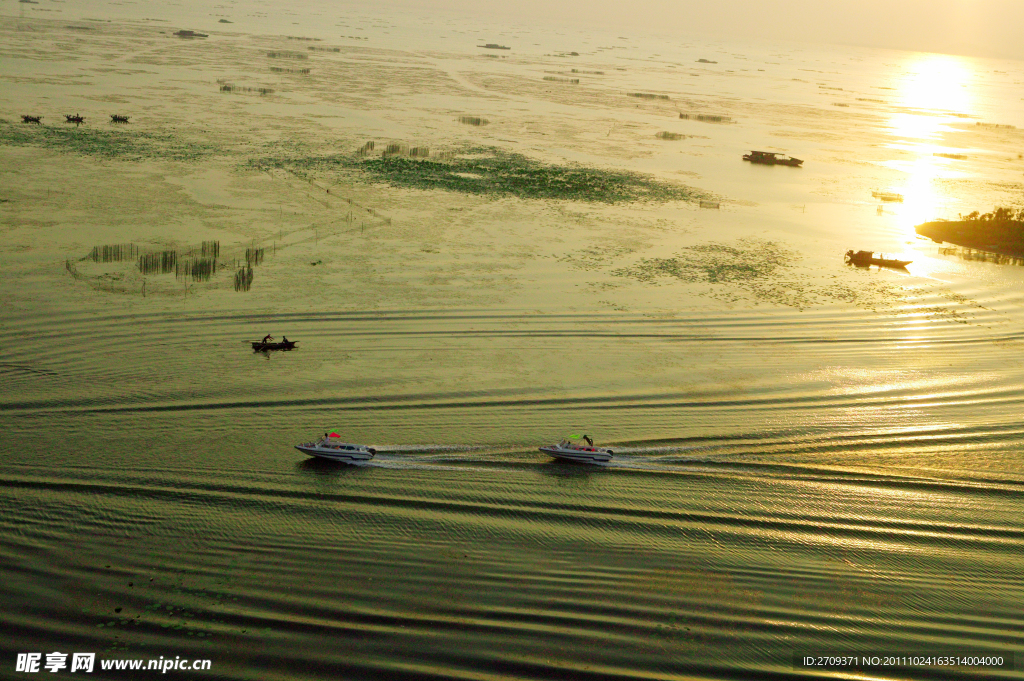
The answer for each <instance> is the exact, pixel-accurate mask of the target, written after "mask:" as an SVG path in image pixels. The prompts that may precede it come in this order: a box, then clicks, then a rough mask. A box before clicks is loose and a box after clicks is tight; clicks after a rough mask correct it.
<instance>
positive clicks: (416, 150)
mask: <svg viewBox="0 0 1024 681" xmlns="http://www.w3.org/2000/svg"><path fill="white" fill-rule="evenodd" d="M409 156H411V157H412V158H428V157H429V156H430V147H413V148H411V149H409Z"/></svg>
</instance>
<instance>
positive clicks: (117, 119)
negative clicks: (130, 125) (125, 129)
mask: <svg viewBox="0 0 1024 681" xmlns="http://www.w3.org/2000/svg"><path fill="white" fill-rule="evenodd" d="M129 118H131V116H122V115H121V114H110V122H111V123H127V122H128V119H129Z"/></svg>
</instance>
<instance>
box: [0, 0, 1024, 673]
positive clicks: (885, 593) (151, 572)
mask: <svg viewBox="0 0 1024 681" xmlns="http://www.w3.org/2000/svg"><path fill="white" fill-rule="evenodd" d="M28 7H29V10H28V11H26V10H24V9H22V16H21V17H20V18H19V17H16V16H8V17H3V18H0V31H2V33H3V40H2V41H0V44H3V45H5V46H6V47H4V48H3V50H2V53H0V64H2V65H3V68H2V69H0V72H2V73H3V75H2V78H3V79H4V82H5V85H4V87H3V89H2V91H0V118H2V119H4V120H3V122H0V125H2V126H3V135H4V139H5V144H4V146H2V147H0V173H2V177H3V180H2V182H0V199H2V200H3V203H0V230H2V241H0V272H2V274H3V277H4V284H5V285H4V287H3V289H2V290H0V304H2V306H3V312H2V313H0V332H2V333H3V335H4V337H6V338H7V339H8V341H9V342H8V343H7V344H5V347H4V348H3V349H2V350H0V382H2V383H0V384H2V386H3V390H2V392H0V452H3V454H2V458H0V538H2V541H0V569H2V573H3V576H4V577H3V579H2V580H0V595H2V598H3V603H4V605H5V607H4V608H3V611H2V613H0V629H2V630H3V631H4V633H5V636H4V637H3V642H2V643H0V649H2V650H3V655H4V657H3V660H2V661H0V664H2V665H3V668H4V669H5V670H6V671H5V673H4V674H3V675H4V676H7V675H8V674H12V675H13V674H14V672H13V671H12V670H13V669H14V668H15V660H16V656H17V653H24V652H40V653H43V654H44V661H45V654H46V653H51V652H54V651H61V652H65V653H74V652H95V653H96V654H97V656H98V659H101V660H102V659H115V658H124V659H129V658H132V659H135V658H137V659H147V660H148V659H155V658H159V657H161V656H162V657H164V658H174V657H175V656H180V657H182V658H187V659H197V658H198V659H209V660H211V662H212V668H211V670H210V671H208V672H203V673H192V674H191V676H194V677H195V678H225V679H286V678H287V679H305V678H309V679H314V678H316V679H320V678H345V679H380V678H406V679H413V678H424V679H425V678H437V679H440V678H460V679H513V678H514V679H612V678H617V679H627V678H629V679H640V678H642V679H669V678H672V679H682V678H687V679H689V678H695V679H696V678H700V679H755V678H756V679H765V678H773V679H780V678H796V677H800V678H807V677H810V678H851V674H858V673H859V674H862V675H865V676H863V677H864V678H884V679H906V678H914V679H918V678H921V679H924V678H959V677H977V678H1021V677H1022V676H1024V674H1022V673H1021V671H1020V668H1021V667H1020V665H1024V657H1021V653H1022V652H1024V643H1022V641H1024V623H1022V619H1021V617H1020V607H1021V604H1022V603H1024V585H1022V582H1021V573H1022V571H1024V513H1022V511H1024V503H1022V502H1024V475H1022V474H1021V444H1022V442H1024V426H1022V425H1021V421H1020V414H1021V413H1022V409H1024V391H1022V390H1021V386H1022V384H1024V360H1022V359H1021V358H1022V350H1024V318H1022V315H1021V304H1022V302H1024V300H1022V297H1024V294H1022V292H1024V289H1022V283H1024V268H1022V267H1020V266H1019V265H1016V264H1012V263H1007V262H996V261H995V259H993V258H988V257H987V256H984V255H983V254H979V253H974V252H968V251H964V250H963V249H956V248H950V247H949V245H948V244H947V245H945V247H943V246H940V245H939V244H934V243H932V242H930V241H927V240H924V239H919V238H916V236H915V234H914V230H913V226H914V225H915V224H918V223H920V222H923V221H925V220H929V219H932V218H936V217H940V218H954V219H955V218H956V216H957V214H958V213H969V212H971V211H973V210H980V211H982V212H985V211H989V210H992V208H993V207H994V206H997V205H1005V206H1013V207H1015V208H1020V207H1021V205H1022V203H1024V199H1022V197H1024V193H1022V191H1021V190H1022V176H1024V160H1022V159H1021V157H1020V155H1019V154H1020V152H1021V151H1022V150H1024V145H1022V142H1024V131H1022V128H1024V102H1022V101H1021V100H1020V94H1021V91H1022V90H1021V88H1020V85H1021V83H1022V81H1024V64H1021V63H1017V62H997V61H985V60H975V59H968V58H961V57H947V56H941V55H925V54H911V53H900V52H888V51H881V50H867V49H858V48H839V47H836V48H829V47H822V46H807V45H729V44H720V43H707V42H698V41H694V40H673V39H667V38H664V37H660V38H659V37H646V36H640V35H632V34H630V35H623V36H618V35H608V36H603V35H598V34H588V33H582V32H579V31H569V30H566V31H556V30H551V29H545V30H536V29H531V28H529V27H516V28H514V29H513V28H507V27H506V28H503V27H495V26H491V27H488V26H483V25H480V24H474V23H471V22H469V21H468V20H467V21H448V20H445V21H442V20H440V19H436V20H424V19H422V18H421V17H412V16H406V15H401V16H395V17H386V18H385V17H380V16H361V15H360V16H354V17H353V16H341V14H340V13H339V10H337V9H333V10H332V9H330V8H328V7H326V6H324V7H323V8H321V9H316V10H309V11H308V12H306V13H305V14H303V15H301V16H300V15H298V14H295V15H294V16H292V15H289V20H288V21H287V22H282V20H281V17H280V16H267V15H266V14H261V13H262V12H264V9H260V7H261V6H257V5H251V6H250V5H241V4H230V5H225V6H223V7H221V6H218V7H220V9H216V10H215V11H216V12H219V14H213V15H210V16H207V15H208V14H209V10H208V8H203V9H202V12H201V13H199V14H192V15H190V16H188V18H187V20H186V19H183V17H185V16H186V15H187V13H186V14H178V15H175V14H174V13H173V12H183V13H184V12H185V10H184V9H181V8H175V7H171V8H165V9H164V10H160V11H164V12H168V14H167V15H166V16H164V15H163V14H160V15H154V14H153V12H155V11H157V10H154V9H153V8H152V7H147V8H145V9H143V8H137V9H136V8H135V7H137V6H129V5H125V6H120V5H118V6H115V5H114V4H109V5H107V4H101V3H92V4H90V5H85V6H83V7H84V8H85V9H82V8H78V9H74V8H71V7H69V6H66V5H61V6H60V7H61V8H63V9H62V10H61V11H62V12H63V13H64V14H63V15H61V16H58V15H57V14H53V15H42V14H39V13H38V12H36V11H35V8H34V6H31V5H30V6H28ZM197 11H198V10H197ZM76 12H77V14H76ZM132 12H137V13H138V12H141V14H139V15H138V16H135V15H133V14H132ZM196 16H201V17H203V18H202V20H197V19H196V18H195V17H196ZM154 17H163V18H165V19H168V20H170V21H168V22H166V23H161V22H153V21H145V19H151V18H154ZM218 17H226V18H229V19H230V20H231V21H233V22H234V23H233V24H232V25H230V26H228V25H226V24H222V23H219V21H218V19H217V18H218ZM88 19H94V21H88ZM100 19H102V21H100ZM107 19H110V20H111V21H109V22H108V21H107ZM291 19H294V23H292V21H291ZM179 28H192V29H195V30H204V31H208V32H209V33H210V37H209V38H206V39H195V40H191V41H182V40H178V39H176V38H173V37H172V36H170V33H171V32H172V31H174V30H178V29H179ZM281 34H285V35H281ZM288 34H293V35H292V38H291V39H289V38H287V37H286V36H287V35H288ZM300 38H306V39H307V40H301V39H300ZM312 38H317V39H318V40H312ZM485 42H495V43H501V44H504V45H509V46H511V47H512V49H511V50H508V51H498V50H485V49H479V48H477V47H476V45H478V44H483V43H485ZM310 47H313V48H317V49H309V48H310ZM335 48H337V49H336V50H335ZM499 52H500V53H499ZM571 53H577V54H571ZM271 54H273V55H276V56H270V55H271ZM282 54H284V55H286V56H283V57H282V56H280V55H282ZM287 55H291V56H287ZM699 59H704V60H706V61H704V62H699V61H698V60H699ZM303 68H309V69H310V73H308V74H304V73H301V72H300V71H301V69H303ZM275 69H276V70H275ZM545 78H547V80H545ZM573 79H578V80H579V82H578V83H573V82H572V80H573ZM224 85H231V86H234V87H235V89H234V90H233V91H231V92H226V91H223V92H222V91H221V88H222V86H224ZM261 87H262V88H265V89H267V88H269V89H273V90H274V92H273V93H268V94H266V95H260V94H259V93H258V89H259V88H261ZM246 88H252V90H247V89H246ZM630 94H633V95H637V94H646V95H650V96H648V97H637V96H630ZM72 112H80V113H82V114H83V115H85V116H86V125H85V126H82V128H80V129H79V128H68V127H66V126H65V125H64V124H63V114H65V113H72ZM28 113H37V114H44V115H45V117H44V120H43V124H44V125H43V126H42V127H40V128H39V129H36V128H35V127H31V128H30V127H24V126H22V124H21V123H20V122H16V121H19V120H20V115H21V114H28ZM111 113H124V114H130V115H131V116H132V119H131V121H132V122H131V123H130V124H129V126H122V127H120V128H114V127H112V126H111V125H110V124H108V123H107V121H108V120H109V119H108V115H109V114H111ZM679 114H686V115H687V116H689V118H680V116H679ZM697 115H701V116H704V117H708V116H715V117H719V118H716V119H714V120H707V119H706V118H705V119H704V120H700V119H697V118H696V116H697ZM463 116H473V117H478V118H483V119H486V121H487V123H486V124H484V125H479V126H477V125H470V124H467V123H464V122H460V121H459V118H460V117H463ZM1009 126H1013V127H1009ZM26 131H28V132H26ZM72 132H74V134H77V135H80V137H74V136H73V135H72ZM665 132H668V133H674V134H675V135H676V136H680V138H678V139H670V138H671V137H672V135H669V136H668V137H669V139H666V136H665V135H662V136H660V137H659V136H658V133H665ZM47 135H49V136H47ZM369 141H374V142H375V145H374V151H373V152H372V155H379V153H380V152H381V151H384V149H385V148H386V145H388V144H396V145H400V146H404V148H406V149H407V148H411V147H417V146H420V147H428V148H429V149H430V152H429V153H430V154H431V155H432V157H436V156H437V155H438V154H439V153H443V152H448V153H456V154H457V153H464V152H465V150H466V149H470V148H477V149H476V151H475V152H474V153H479V154H485V155H486V153H487V152H486V151H480V148H482V147H498V148H501V149H505V150H509V151H515V152H517V153H521V154H524V155H526V156H528V157H530V158H533V159H537V160H539V161H542V162H545V163H559V164H572V163H578V164H583V165H586V166H590V167H596V168H605V169H613V170H629V171H633V172H638V173H644V174H649V175H652V176H653V177H655V178H657V179H660V180H663V181H669V182H675V183H683V184H686V185H690V186H692V187H694V188H696V189H698V190H700V192H702V193H704V194H705V195H710V196H712V197H713V201H712V203H717V204H718V205H719V207H718V208H699V207H698V204H697V203H696V202H672V203H667V204H666V203H655V202H640V203H636V204H617V205H608V204H602V203H591V202H584V201H556V200H551V199H543V200H541V199H520V198H515V197H510V196H507V195H503V196H499V195H493V194H486V193H485V194H460V193H450V192H446V191H443V190H427V189H408V188H405V189H403V188H395V187H391V186H388V185H387V184H386V183H383V182H381V181H372V179H371V178H368V177H366V176H363V175H360V174H358V173H356V172H352V171H342V170H337V169H335V168H331V167H328V166H323V165H318V166H316V167H315V168H314V169H313V170H312V171H310V172H309V173H308V174H306V175H303V174H301V173H289V172H286V171H284V170H280V171H275V172H261V171H258V170H255V169H253V167H252V166H251V164H249V162H250V161H252V160H254V159H261V158H268V157H274V158H288V159H292V160H293V161H294V160H299V161H302V162H303V163H305V162H306V161H308V160H309V159H316V158H320V157H324V156H330V155H332V154H351V153H353V152H355V150H356V149H358V148H360V147H361V146H363V145H364V144H365V143H367V142H369ZM118 144H120V145H122V146H120V147H117V145H118ZM115 147H116V149H120V150H121V151H119V152H116V153H111V152H110V150H111V149H113V148H115ZM751 149H766V150H772V151H778V152H782V153H787V154H791V155H793V156H796V157H798V158H801V159H804V166H803V167H802V168H789V167H760V166H751V165H750V164H747V163H744V162H743V161H742V160H741V155H742V154H743V153H744V152H745V151H749V150H751ZM125 150H127V151H125ZM128 152H131V154H128ZM403 153H408V152H407V151H406V152H403ZM126 155H132V157H131V158H130V159H128V158H126ZM872 192H894V193H898V194H900V195H901V196H902V198H903V200H902V202H889V203H880V201H879V199H877V198H876V197H874V196H873V195H872ZM214 240H215V241H218V242H219V254H218V255H217V257H216V258H215V260H216V261H217V267H218V269H217V272H216V273H214V274H213V276H212V277H211V278H210V279H209V280H208V281H206V280H197V279H192V278H191V277H187V276H185V277H181V276H179V277H175V275H174V274H173V272H172V273H167V274H152V273H149V274H146V275H143V274H142V273H141V272H140V271H139V268H138V267H137V266H136V258H137V257H138V253H161V252H162V251H165V250H168V251H170V250H173V251H175V253H176V254H177V257H179V259H180V260H181V261H182V262H184V261H185V260H186V259H187V257H191V256H187V253H188V252H189V250H190V249H191V251H192V253H193V256H195V257H199V255H200V254H201V244H202V242H204V241H214ZM129 243H130V244H133V245H134V247H135V248H137V249H138V253H136V251H131V257H129V258H127V259H124V260H111V261H109V262H102V258H98V261H97V260H94V259H91V258H89V257H87V256H89V254H90V253H91V252H92V248H93V247H94V246H100V247H102V246H104V245H112V244H129ZM850 248H852V249H855V250H859V249H865V250H874V251H885V252H892V253H897V254H904V255H906V256H907V258H906V259H909V260H913V263H912V264H911V265H910V266H909V267H908V268H907V269H906V270H878V269H877V268H871V269H869V270H863V269H857V268H852V267H849V266H846V265H844V263H843V258H842V255H843V253H844V252H845V251H846V250H847V249H850ZM247 249H249V251H250V255H249V257H250V261H253V258H254V257H255V256H253V255H252V253H253V252H254V251H255V250H256V249H263V252H262V254H261V256H259V259H258V261H256V262H255V264H254V266H253V268H252V271H253V280H252V285H251V288H250V290H248V291H236V290H235V286H234V285H233V282H234V281H235V280H234V277H235V275H236V273H237V272H238V270H239V269H240V268H242V269H244V268H245V262H246V257H247V256H246V250H247ZM267 333H271V334H273V335H274V336H275V337H280V336H282V335H287V336H288V337H289V338H291V339H293V340H298V341H300V343H299V349H298V350H295V351H293V352H287V353H284V352H281V353H272V354H263V353H253V352H252V351H251V350H250V348H249V346H248V344H247V342H246V341H248V340H251V339H258V338H260V337H262V336H263V335H265V334H267ZM325 430H332V431H336V432H339V433H341V434H343V435H344V437H345V438H347V439H348V440H350V441H352V442H358V443H366V444H370V445H373V446H374V447H376V448H377V450H378V454H377V455H376V457H375V458H374V459H373V460H372V461H371V462H369V463H367V464H365V465H360V466H344V465H337V464H331V463H325V462H320V461H316V460H310V459H307V458H306V457H305V456H303V455H302V454H301V453H299V452H297V451H296V450H295V449H293V446H294V445H295V444H297V443H300V442H304V441H308V440H312V439H315V438H318V437H319V436H320V435H321V434H322V433H323V432H324V431H325ZM571 433H587V434H589V435H590V436H592V437H593V438H594V439H595V440H596V441H597V443H598V444H599V445H605V446H609V447H612V448H613V449H614V450H615V452H616V455H615V457H614V459H613V460H612V461H611V462H610V463H609V464H607V465H603V466H578V465H568V464H560V463H555V462H553V461H551V460H550V459H548V458H547V457H546V456H545V455H543V454H541V453H540V452H538V451H537V447H538V446H540V445H544V444H549V443H552V442H554V441H557V440H559V439H561V438H562V437H565V436H567V435H569V434H571ZM966 652H972V653H975V654H983V655H995V656H999V655H1002V656H1004V657H1007V658H1008V659H1011V658H1012V657H1013V655H1014V654H1016V660H1017V662H1016V666H1015V667H1014V668H1012V669H1011V668H1002V669H991V668H990V669H981V668H968V667H952V668H951V667H941V668H938V667H924V666H918V667H905V668H898V669H894V668H874V669H870V670H867V671H861V672H849V671H840V670H835V669H832V670H815V671H813V672H812V673H808V672H807V671H805V670H801V669H798V668H797V667H795V666H794V656H797V657H800V656H803V655H813V654H833V655H851V654H856V655H858V656H859V655H880V656H884V655H891V654H897V653H899V654H904V655H905V654H913V655H938V654H942V655H944V654H950V653H966ZM98 664H99V663H97V665H98ZM44 673H45V672H44ZM62 673H70V672H69V670H68V669H64V670H63V671H62ZM152 673H153V672H149V674H152ZM175 673H177V674H178V675H188V674H186V673H185V672H175ZM94 674H95V676H96V677H99V678H130V677H131V674H130V673H129V672H123V671H122V672H114V671H103V670H101V669H99V667H98V666H97V670H96V671H95V672H94ZM145 675H146V674H145V673H140V678H141V676H145ZM16 676H17V677H18V678H21V677H22V675H16ZM147 678H148V677H147Z"/></svg>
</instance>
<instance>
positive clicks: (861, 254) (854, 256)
mask: <svg viewBox="0 0 1024 681" xmlns="http://www.w3.org/2000/svg"><path fill="white" fill-rule="evenodd" d="M846 262H847V263H848V264H850V265H856V266H857V267H869V266H871V265H878V266H879V267H896V268H900V267H906V266H907V265H909V264H910V263H912V262H914V261H913V260H897V259H896V258H887V257H886V256H885V254H884V253H879V254H877V255H875V253H874V252H873V251H857V252H856V253H854V252H853V249H850V250H849V251H847V252H846Z"/></svg>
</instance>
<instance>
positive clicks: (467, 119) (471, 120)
mask: <svg viewBox="0 0 1024 681" xmlns="http://www.w3.org/2000/svg"><path fill="white" fill-rule="evenodd" d="M459 123H465V124H466V125H487V124H488V123H490V121H489V120H487V119H486V118H480V117H479V116H459Z"/></svg>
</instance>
